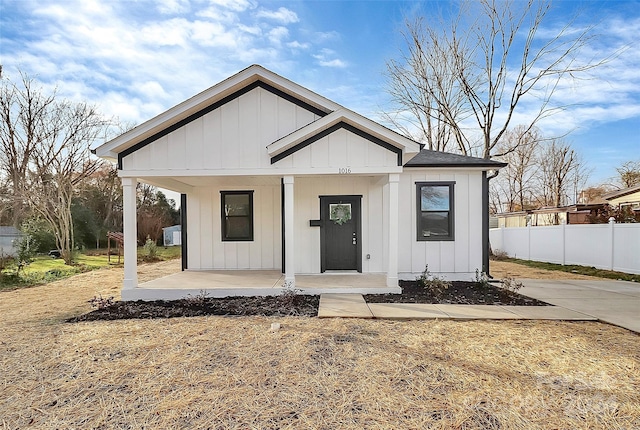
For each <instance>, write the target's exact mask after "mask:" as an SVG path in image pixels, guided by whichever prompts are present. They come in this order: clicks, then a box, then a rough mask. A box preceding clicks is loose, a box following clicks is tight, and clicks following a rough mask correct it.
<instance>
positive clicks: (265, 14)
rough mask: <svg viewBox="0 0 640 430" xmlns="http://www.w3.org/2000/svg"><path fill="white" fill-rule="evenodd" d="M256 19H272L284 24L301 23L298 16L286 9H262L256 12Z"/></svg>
mask: <svg viewBox="0 0 640 430" xmlns="http://www.w3.org/2000/svg"><path fill="white" fill-rule="evenodd" d="M256 17H257V18H267V19H272V20H274V21H278V22H281V23H282V24H293V23H295V22H298V21H299V19H298V15H297V14H296V13H295V12H293V11H291V10H289V9H287V8H285V7H281V8H278V10H267V9H260V10H259V11H258V12H256Z"/></svg>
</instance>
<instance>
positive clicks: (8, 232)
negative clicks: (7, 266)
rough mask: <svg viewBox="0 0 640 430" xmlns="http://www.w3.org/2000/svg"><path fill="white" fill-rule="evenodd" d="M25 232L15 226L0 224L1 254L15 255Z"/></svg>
mask: <svg viewBox="0 0 640 430" xmlns="http://www.w3.org/2000/svg"><path fill="white" fill-rule="evenodd" d="M22 236H23V234H22V233H21V232H20V230H18V229H17V228H15V227H13V226H0V254H2V255H10V256H12V257H15V255H16V253H17V252H18V249H17V244H18V241H19V240H20V239H21V238H22Z"/></svg>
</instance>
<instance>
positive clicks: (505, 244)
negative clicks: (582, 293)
mask: <svg viewBox="0 0 640 430" xmlns="http://www.w3.org/2000/svg"><path fill="white" fill-rule="evenodd" d="M489 239H490V241H491V247H492V249H493V250H494V251H495V250H502V251H504V252H506V253H507V254H509V256H510V257H514V258H521V259H523V260H534V261H545V262H548V263H557V264H577V265H580V266H593V267H597V268H598V269H606V270H616V271H618V272H625V273H636V274H640V224H613V223H611V224H577V225H571V224H569V225H566V224H562V225H552V226H544V227H542V226H536V227H507V228H505V227H502V228H493V229H491V230H490V231H489Z"/></svg>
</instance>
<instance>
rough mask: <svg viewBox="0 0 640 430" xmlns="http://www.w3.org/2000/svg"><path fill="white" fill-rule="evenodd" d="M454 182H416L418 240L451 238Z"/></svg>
mask: <svg viewBox="0 0 640 430" xmlns="http://www.w3.org/2000/svg"><path fill="white" fill-rule="evenodd" d="M454 184H455V182H416V188H417V204H416V206H417V218H418V220H417V226H418V240H420V241H427V240H453V239H454V237H453V225H454V223H453V185H454Z"/></svg>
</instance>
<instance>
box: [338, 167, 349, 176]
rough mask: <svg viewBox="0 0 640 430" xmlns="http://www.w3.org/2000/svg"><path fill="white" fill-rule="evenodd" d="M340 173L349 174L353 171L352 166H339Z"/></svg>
mask: <svg viewBox="0 0 640 430" xmlns="http://www.w3.org/2000/svg"><path fill="white" fill-rule="evenodd" d="M338 173H339V174H341V175H348V174H350V173H351V167H339V168H338Z"/></svg>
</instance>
